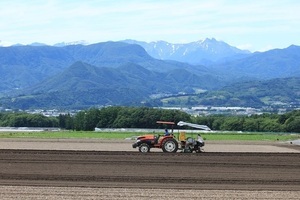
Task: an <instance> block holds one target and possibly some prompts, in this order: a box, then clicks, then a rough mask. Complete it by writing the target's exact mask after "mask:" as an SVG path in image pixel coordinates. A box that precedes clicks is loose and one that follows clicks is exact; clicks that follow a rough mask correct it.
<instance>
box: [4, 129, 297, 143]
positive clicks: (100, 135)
mask: <svg viewBox="0 0 300 200" xmlns="http://www.w3.org/2000/svg"><path fill="white" fill-rule="evenodd" d="M144 134H146V133H137V132H94V131H59V132H47V131H43V132H0V138H40V139H68V138H70V139H71V138H73V139H75V138H76V139H80V138H82V139H87V138H90V139H92V138H94V139H125V138H134V137H135V136H139V135H144ZM150 134H151V133H150ZM201 135H202V137H203V138H204V139H205V140H242V141H247V140H248V141H288V140H296V139H300V134H288V133H231V132H228V133H227V132H226V133H218V132H214V133H201ZM175 136H176V137H177V136H178V134H177V132H175ZM186 136H187V137H190V136H192V137H196V133H187V135H186Z"/></svg>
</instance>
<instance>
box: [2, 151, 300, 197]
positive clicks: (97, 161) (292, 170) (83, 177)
mask: <svg viewBox="0 0 300 200" xmlns="http://www.w3.org/2000/svg"><path fill="white" fill-rule="evenodd" d="M0 169H1V172H0V185H2V187H0V189H1V190H0V196H2V197H7V199H8V197H9V198H13V197H14V192H13V191H18V189H19V190H20V187H16V186H21V187H25V186H26V187H25V189H24V190H20V191H19V193H17V194H18V195H17V196H20V199H26V197H27V198H28V199H31V198H34V197H36V198H35V199H37V197H38V196H30V195H34V192H31V193H30V192H29V193H28V189H29V190H30V189H31V190H34V189H33V188H38V190H41V191H43V190H44V192H45V193H47V192H46V191H48V193H47V194H48V196H49V197H53V199H55V198H54V197H55V195H57V194H56V192H57V191H59V190H62V191H65V192H66V194H67V195H72V194H73V195H74V194H75V193H70V192H67V191H72V190H75V191H77V190H76V189H74V187H75V188H85V192H87V191H89V190H91V188H94V189H95V190H93V191H94V192H95V191H98V193H97V192H96V193H97V194H94V196H93V195H92V196H90V195H88V193H84V192H82V193H79V194H78V195H75V196H73V198H71V196H70V199H74V198H76V197H78V199H89V198H90V199H93V198H94V199H95V198H96V199H101V198H98V197H104V196H102V195H106V197H107V198H108V199H120V198H121V199H122V197H123V198H124V199H126V198H128V199H134V198H135V199H141V198H144V199H146V197H149V195H150V196H151V194H152V192H153V191H155V192H156V193H155V195H154V194H152V195H153V197H155V198H157V199H162V198H167V197H168V198H170V199H176V198H179V197H180V198H184V197H188V196H190V197H194V198H195V199H199V198H200V196H194V195H201V194H204V193H205V194H207V195H208V196H206V197H211V199H217V198H218V195H217V194H219V192H221V193H222V194H224V195H225V194H226V192H227V195H229V196H228V199H231V197H232V196H231V194H235V195H240V197H243V198H241V199H245V198H246V197H249V198H252V197H255V196H256V197H257V198H258V197H259V195H258V194H260V195H263V197H268V198H269V197H271V196H272V195H274V194H276V193H278V194H277V196H276V198H277V197H280V195H282V197H284V199H287V198H290V199H293V198H294V197H295V199H296V198H297V197H299V194H300V173H299V169H300V154H299V153H234V152H227V153H217V152H211V153H208V152H206V153H199V154H196V153H193V154H190V153H173V154H168V153H160V152H152V153H148V154H141V153H138V152H121V151H68V150H9V149H7V150H4V149H3V150H0ZM35 186H38V187H35ZM32 187H33V188H32ZM51 187H53V188H55V189H54V190H51V191H52V192H50V194H52V196H51V195H49V190H50V188H51ZM12 188H13V189H12ZM26 188H27V189H26ZM100 188H101V190H100ZM79 190H81V189H79ZM216 190H217V191H219V192H216ZM9 191H11V192H9ZM53 191H56V192H53ZM109 191H115V192H113V193H110V192H109ZM116 191H118V192H116ZM133 191H135V192H133ZM137 191H139V192H137ZM151 191H152V192H151ZM158 191H160V193H157V192H158ZM176 191H177V193H179V194H177V196H176V198H175V196H174V194H176ZM180 191H181V192H180ZM209 191H210V192H209ZM230 191H231V192H230ZM266 191H268V192H266ZM122 192H123V193H122ZM132 192H133V193H132ZM27 193H28V194H27ZM26 194H27V196H26ZM39 194H43V193H39ZM83 194H85V196H80V195H83ZM121 194H123V195H121ZM132 194H135V195H137V196H131V195H132ZM213 194H215V195H216V196H215V197H213V196H211V195H213ZM251 194H252V195H254V196H251ZM266 194H267V196H265V195H266ZM268 194H269V195H268ZM36 195H38V194H36ZM95 195H96V196H95ZM97 195H98V196H97ZM107 195H108V196H107ZM120 195H121V196H120ZM243 195H246V196H243ZM249 195H250V196H249ZM257 195H258V196H257ZM278 195H279V196H278ZM288 195H290V196H288ZM21 197H22V198H21ZM65 197H67V196H65ZM118 197H119V198H118ZM133 197H134V198H133ZM139 197H140V198H139ZM197 197H198V198H197ZM220 197H222V198H223V199H224V196H220ZM225 197H226V196H225ZM234 197H238V196H234ZM274 197H275V196H274ZM41 198H42V197H41ZM155 198H154V199H155ZM2 199H5V198H2ZM103 199H106V198H103ZM225 199H226V198H225Z"/></svg>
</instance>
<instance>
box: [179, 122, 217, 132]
mask: <svg viewBox="0 0 300 200" xmlns="http://www.w3.org/2000/svg"><path fill="white" fill-rule="evenodd" d="M177 125H178V126H189V127H193V128H198V129H202V130H206V131H211V129H210V128H209V127H208V126H206V125H199V124H192V123H188V122H183V121H180V122H178V123H177Z"/></svg>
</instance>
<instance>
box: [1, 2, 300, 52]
mask: <svg viewBox="0 0 300 200" xmlns="http://www.w3.org/2000/svg"><path fill="white" fill-rule="evenodd" d="M205 38H215V39H216V40H219V41H224V42H226V43H228V44H230V45H232V46H235V47H238V48H240V49H247V50H250V51H252V52H254V51H267V50H270V49H274V48H280V49H282V48H286V47H288V46H290V45H292V44H294V45H300V1H299V0H26V1H24V0H0V46H8V45H12V44H31V43H34V42H39V43H45V44H48V45H53V44H56V43H60V42H73V41H81V40H82V41H85V42H86V43H88V44H92V43H98V42H106V41H120V40H124V39H134V40H138V41H145V42H151V41H158V40H163V41H166V42H169V43H175V44H183V43H189V42H195V41H199V40H204V39H205Z"/></svg>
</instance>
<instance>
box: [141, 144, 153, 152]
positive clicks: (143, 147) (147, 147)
mask: <svg viewBox="0 0 300 200" xmlns="http://www.w3.org/2000/svg"><path fill="white" fill-rule="evenodd" d="M139 151H140V152H141V153H148V152H149V151H150V147H149V145H148V144H146V143H143V144H141V145H140V146H139Z"/></svg>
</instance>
